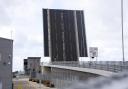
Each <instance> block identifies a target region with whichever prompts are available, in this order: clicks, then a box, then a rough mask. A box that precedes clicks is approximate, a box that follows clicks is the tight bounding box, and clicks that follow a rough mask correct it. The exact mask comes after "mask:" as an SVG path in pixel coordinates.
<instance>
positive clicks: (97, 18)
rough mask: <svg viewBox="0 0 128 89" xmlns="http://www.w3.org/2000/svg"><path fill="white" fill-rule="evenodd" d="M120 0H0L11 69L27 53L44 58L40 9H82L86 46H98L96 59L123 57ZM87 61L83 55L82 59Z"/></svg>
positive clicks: (127, 16) (1, 32) (127, 1)
mask: <svg viewBox="0 0 128 89" xmlns="http://www.w3.org/2000/svg"><path fill="white" fill-rule="evenodd" d="M120 2H121V1H120V0H0V37H5V38H11V31H13V34H12V38H13V40H14V58H13V70H22V69H23V59H24V58H27V57H28V56H40V57H42V61H45V60H47V58H44V57H43V23H42V22H43V20H42V8H54V9H82V10H84V14H85V26H86V33H87V44H88V47H90V46H95V47H98V48H99V58H98V60H122V54H121V52H122V50H121V18H120ZM127 9H128V0H124V37H125V58H126V60H127V58H128V55H127V53H128V50H127V49H128V30H127V29H128V25H127V23H128V12H127ZM82 59H84V60H86V59H85V58H82Z"/></svg>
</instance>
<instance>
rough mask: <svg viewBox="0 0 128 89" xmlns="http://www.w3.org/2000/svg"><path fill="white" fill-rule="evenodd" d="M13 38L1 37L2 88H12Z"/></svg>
mask: <svg viewBox="0 0 128 89" xmlns="http://www.w3.org/2000/svg"><path fill="white" fill-rule="evenodd" d="M12 57H13V40H11V39H5V38H1V37H0V89H1V88H2V89H12Z"/></svg>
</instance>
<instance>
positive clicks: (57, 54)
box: [43, 9, 88, 62]
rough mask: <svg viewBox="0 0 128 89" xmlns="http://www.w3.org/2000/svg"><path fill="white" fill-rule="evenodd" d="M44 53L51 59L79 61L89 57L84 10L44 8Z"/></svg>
mask: <svg viewBox="0 0 128 89" xmlns="http://www.w3.org/2000/svg"><path fill="white" fill-rule="evenodd" d="M43 27H44V55H45V57H50V58H51V61H52V62H54V61H78V58H79V57H87V56H88V54H87V44H86V35H85V34H86V32H85V24H84V12H83V11H82V10H58V9H43Z"/></svg>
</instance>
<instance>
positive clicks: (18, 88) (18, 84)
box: [13, 79, 56, 89]
mask: <svg viewBox="0 0 128 89" xmlns="http://www.w3.org/2000/svg"><path fill="white" fill-rule="evenodd" d="M13 83H14V89H56V88H49V87H45V86H44V85H42V84H41V85H40V84H37V83H36V82H30V81H28V79H14V80H13Z"/></svg>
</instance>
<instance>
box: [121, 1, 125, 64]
mask: <svg viewBox="0 0 128 89" xmlns="http://www.w3.org/2000/svg"><path fill="white" fill-rule="evenodd" d="M123 19H124V17H123V0H121V27H122V56H123V63H124V62H125V57H124V21H123Z"/></svg>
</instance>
